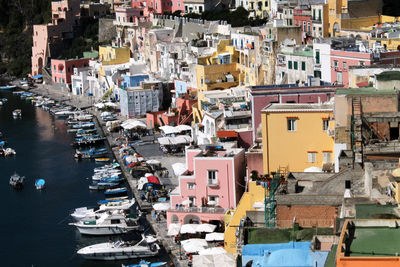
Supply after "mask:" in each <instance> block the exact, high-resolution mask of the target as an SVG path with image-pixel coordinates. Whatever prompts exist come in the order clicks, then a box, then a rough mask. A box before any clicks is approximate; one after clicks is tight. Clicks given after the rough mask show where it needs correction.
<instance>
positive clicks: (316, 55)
mask: <svg viewBox="0 0 400 267" xmlns="http://www.w3.org/2000/svg"><path fill="white" fill-rule="evenodd" d="M315 63H317V64H319V50H317V51H315Z"/></svg>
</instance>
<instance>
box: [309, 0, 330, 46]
mask: <svg viewBox="0 0 400 267" xmlns="http://www.w3.org/2000/svg"><path fill="white" fill-rule="evenodd" d="M311 13H312V24H313V26H312V33H311V35H312V37H314V38H326V37H328V35H329V27H328V16H329V9H328V5H327V4H323V3H321V4H311Z"/></svg>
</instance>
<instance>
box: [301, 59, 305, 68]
mask: <svg viewBox="0 0 400 267" xmlns="http://www.w3.org/2000/svg"><path fill="white" fill-rule="evenodd" d="M301 70H306V62H305V61H302V62H301Z"/></svg>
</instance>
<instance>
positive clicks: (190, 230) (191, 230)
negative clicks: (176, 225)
mask: <svg viewBox="0 0 400 267" xmlns="http://www.w3.org/2000/svg"><path fill="white" fill-rule="evenodd" d="M197 227H198V224H184V225H182V227H181V234H195V233H196V229H197Z"/></svg>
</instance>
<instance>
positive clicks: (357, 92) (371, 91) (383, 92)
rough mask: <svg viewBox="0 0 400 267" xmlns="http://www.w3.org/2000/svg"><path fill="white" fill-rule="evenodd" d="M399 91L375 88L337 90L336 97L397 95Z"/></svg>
mask: <svg viewBox="0 0 400 267" xmlns="http://www.w3.org/2000/svg"><path fill="white" fill-rule="evenodd" d="M396 94H397V90H378V89H375V88H374V87H361V88H343V89H337V90H336V95H396Z"/></svg>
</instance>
